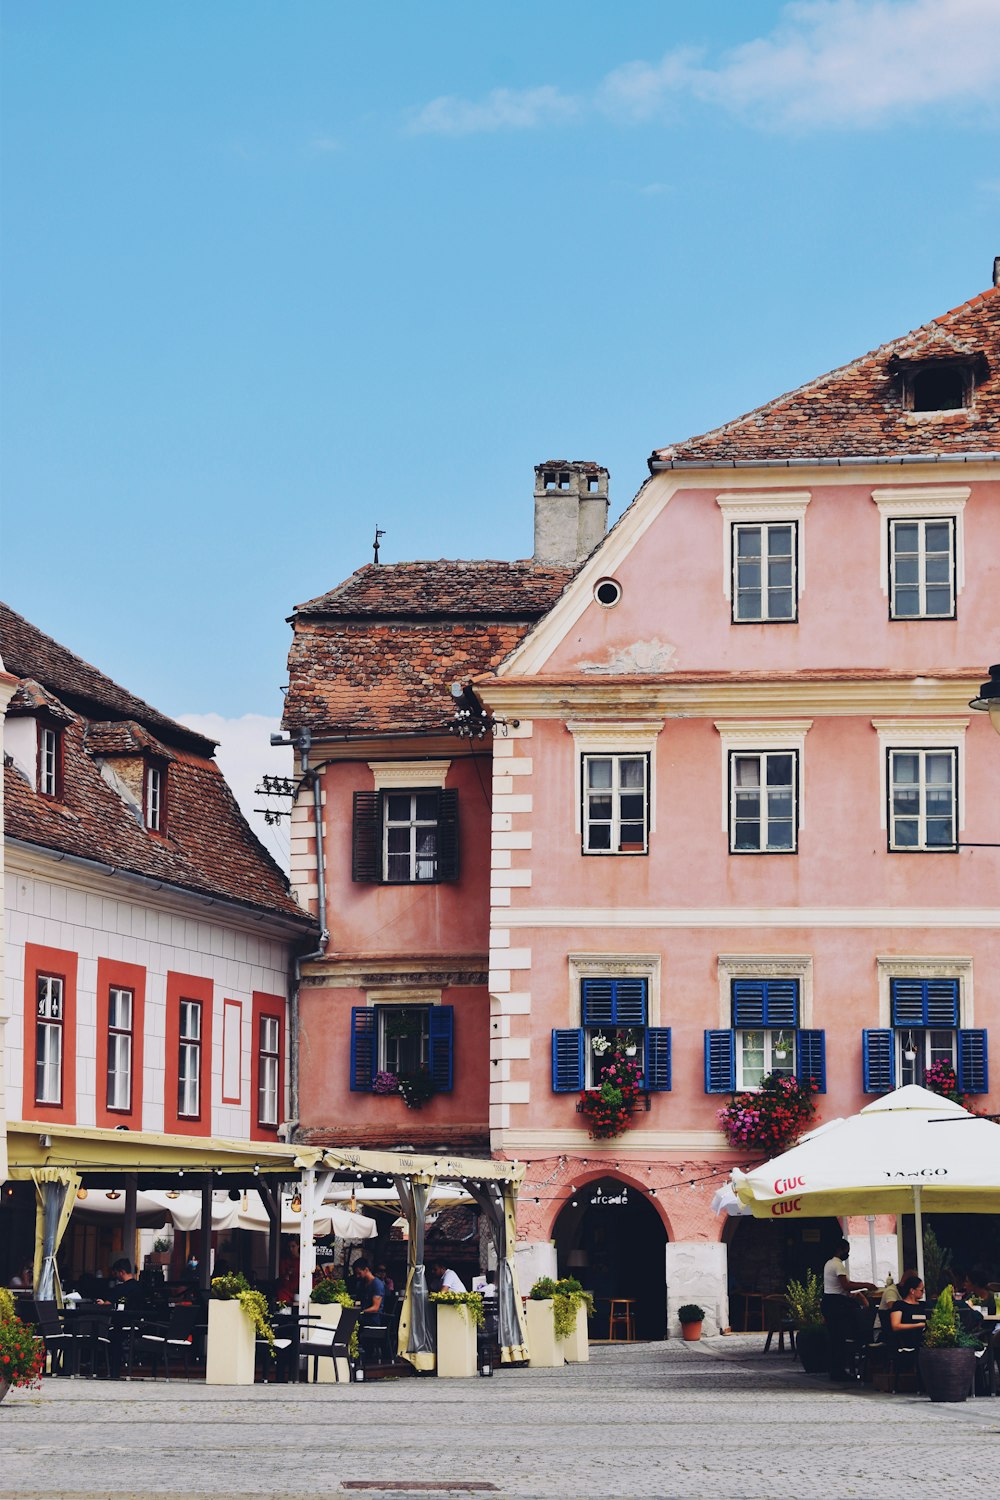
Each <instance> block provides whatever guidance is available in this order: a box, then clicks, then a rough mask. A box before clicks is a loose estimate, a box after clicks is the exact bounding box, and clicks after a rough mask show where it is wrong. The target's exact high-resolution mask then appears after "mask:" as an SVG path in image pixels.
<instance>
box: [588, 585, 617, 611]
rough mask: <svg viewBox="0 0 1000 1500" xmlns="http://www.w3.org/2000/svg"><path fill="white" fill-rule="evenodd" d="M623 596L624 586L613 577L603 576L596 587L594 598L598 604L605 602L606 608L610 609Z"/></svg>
mask: <svg viewBox="0 0 1000 1500" xmlns="http://www.w3.org/2000/svg"><path fill="white" fill-rule="evenodd" d="M621 596H622V586H621V584H620V583H616V582H615V580H614V579H613V578H602V579H601V581H600V583H599V584H598V585H597V587H596V588H595V589H594V598H595V599H596V600H597V602H598V604H603V605H604V608H605V609H610V608H611V606H612V605H613V604H617V603H618V601H619V599H620V598H621Z"/></svg>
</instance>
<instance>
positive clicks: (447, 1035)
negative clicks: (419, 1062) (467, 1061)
mask: <svg viewBox="0 0 1000 1500" xmlns="http://www.w3.org/2000/svg"><path fill="white" fill-rule="evenodd" d="M428 1016H429V1017H430V1024H429V1026H428V1036H427V1050H428V1056H429V1064H430V1073H431V1077H432V1078H433V1080H434V1087H435V1088H436V1089H437V1091H438V1093H439V1094H450V1093H451V1079H452V1070H453V1058H454V1055H455V1046H454V1037H455V1007H454V1006H453V1005H432V1006H431V1007H430V1009H429V1011H428Z"/></svg>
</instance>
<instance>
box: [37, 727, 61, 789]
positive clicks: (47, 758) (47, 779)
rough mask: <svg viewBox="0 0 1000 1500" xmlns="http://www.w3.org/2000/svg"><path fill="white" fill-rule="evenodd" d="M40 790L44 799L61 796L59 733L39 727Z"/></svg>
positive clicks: (56, 730) (48, 728) (50, 728)
mask: <svg viewBox="0 0 1000 1500" xmlns="http://www.w3.org/2000/svg"><path fill="white" fill-rule="evenodd" d="M38 790H39V792H40V793H41V794H42V796H43V797H57V796H58V795H59V731H58V729H53V728H52V727H51V726H50V725H48V724H40V725H39V726H38Z"/></svg>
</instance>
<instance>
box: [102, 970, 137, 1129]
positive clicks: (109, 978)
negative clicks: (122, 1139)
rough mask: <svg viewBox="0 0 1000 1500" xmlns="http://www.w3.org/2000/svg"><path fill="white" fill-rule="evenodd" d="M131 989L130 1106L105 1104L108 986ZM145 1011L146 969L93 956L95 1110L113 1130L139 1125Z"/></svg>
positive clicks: (106, 1094)
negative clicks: (95, 1030) (119, 1127)
mask: <svg viewBox="0 0 1000 1500" xmlns="http://www.w3.org/2000/svg"><path fill="white" fill-rule="evenodd" d="M112 987H114V988H116V989H122V990H131V991H132V1106H131V1108H130V1109H109V1108H108V1012H109V1001H110V998H111V997H110V990H111V988H112ZM145 1013H146V970H145V969H144V968H142V967H141V966H140V965H139V964H125V963H119V962H118V960H117V959H114V958H99V959H98V960H97V1068H96V1078H97V1082H96V1095H97V1097H96V1112H95V1118H96V1120H97V1123H98V1125H100V1126H103V1127H105V1128H107V1129H111V1130H113V1129H114V1127H115V1126H116V1125H127V1126H128V1127H129V1129H130V1130H141V1129H142V1083H143V1072H142V1061H143V1037H144V1034H145Z"/></svg>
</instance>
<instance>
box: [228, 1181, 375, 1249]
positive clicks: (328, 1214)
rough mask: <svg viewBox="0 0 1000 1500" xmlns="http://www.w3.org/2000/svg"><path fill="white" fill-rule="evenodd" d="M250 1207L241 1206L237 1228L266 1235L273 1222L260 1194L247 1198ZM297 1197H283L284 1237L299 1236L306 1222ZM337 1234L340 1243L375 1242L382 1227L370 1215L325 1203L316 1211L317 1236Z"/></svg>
mask: <svg viewBox="0 0 1000 1500" xmlns="http://www.w3.org/2000/svg"><path fill="white" fill-rule="evenodd" d="M244 1196H245V1198H246V1208H245V1209H244V1208H243V1207H242V1200H241V1203H240V1204H239V1205H238V1207H239V1209H240V1212H239V1218H238V1221H237V1225H236V1227H237V1228H238V1229H252V1230H259V1231H261V1232H264V1231H266V1230H268V1229H269V1228H270V1227H271V1221H270V1219H269V1218H268V1217H267V1210H266V1209H265V1207H264V1204H263V1201H262V1200H261V1196H260V1194H259V1193H255V1192H248V1193H246V1194H245V1195H244ZM292 1202H293V1197H292V1195H291V1194H289V1193H282V1195H281V1232H282V1234H298V1232H299V1225H300V1223H301V1221H302V1213H301V1210H298V1211H297V1210H295V1209H294V1208H293V1207H292ZM330 1234H333V1235H335V1236H336V1237H337V1239H339V1240H345V1241H348V1242H350V1243H351V1244H353V1243H355V1242H357V1241H358V1240H370V1239H374V1238H375V1236H376V1235H377V1234H378V1225H377V1224H376V1222H375V1220H374V1219H370V1218H369V1217H368V1216H367V1215H366V1214H356V1213H351V1212H350V1211H349V1210H348V1209H346V1208H338V1207H337V1205H336V1204H334V1203H324V1204H323V1205H322V1206H321V1207H318V1208H317V1209H316V1217H315V1221H314V1228H313V1236H314V1238H316V1239H325V1238H326V1236H327V1235H330Z"/></svg>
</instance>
